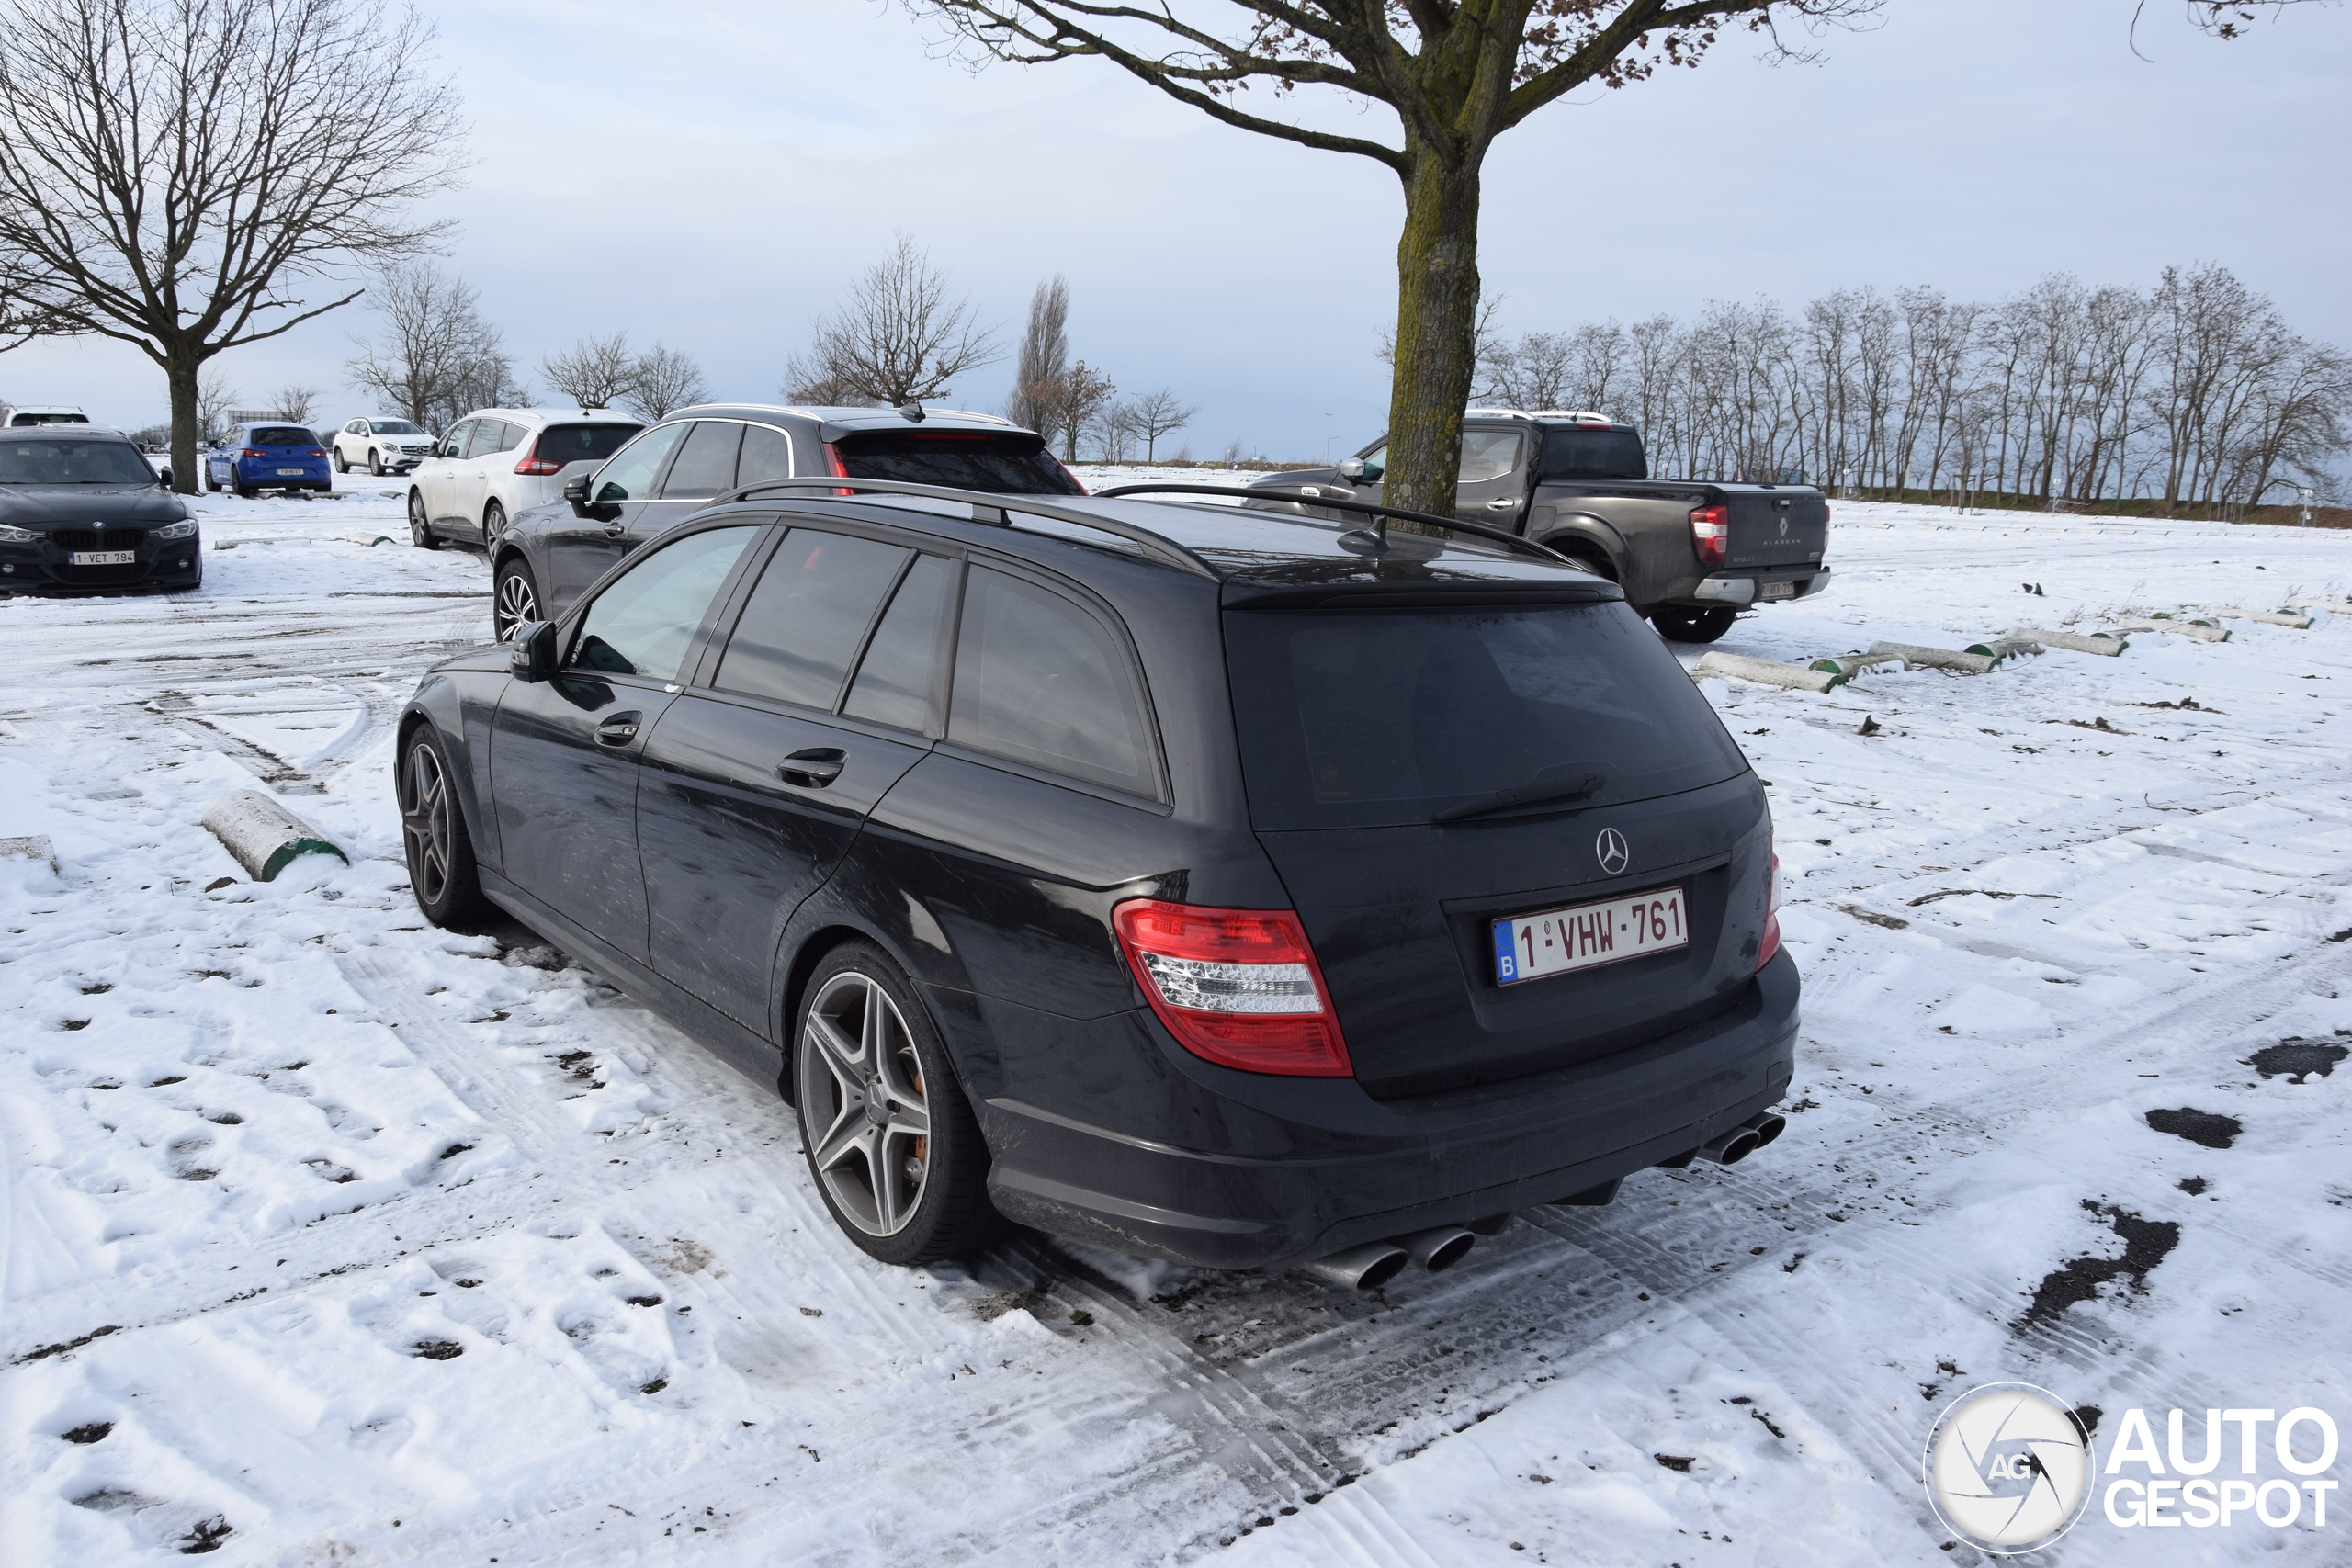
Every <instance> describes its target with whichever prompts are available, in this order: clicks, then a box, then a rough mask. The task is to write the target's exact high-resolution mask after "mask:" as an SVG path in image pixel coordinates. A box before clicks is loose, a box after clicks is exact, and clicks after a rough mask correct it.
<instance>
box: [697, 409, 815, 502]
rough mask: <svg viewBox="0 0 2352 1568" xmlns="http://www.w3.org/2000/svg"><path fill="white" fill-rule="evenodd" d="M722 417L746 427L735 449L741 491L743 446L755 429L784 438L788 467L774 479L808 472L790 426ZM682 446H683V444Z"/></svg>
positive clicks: (759, 481)
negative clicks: (802, 462)
mask: <svg viewBox="0 0 2352 1568" xmlns="http://www.w3.org/2000/svg"><path fill="white" fill-rule="evenodd" d="M721 417H725V418H729V420H730V423H736V424H740V425H742V426H744V431H743V440H742V442H739V443H738V444H737V445H736V447H735V484H736V488H737V489H739V490H740V489H741V488H742V485H743V446H744V444H746V443H749V442H750V440H751V439H752V431H753V430H755V429H756V430H772V431H774V432H775V433H776V434H778V435H781V436H783V437H784V460H785V463H786V470H785V472H784V473H783V474H781V475H777V476H774V478H780V479H797V478H798V477H799V476H800V475H801V474H802V473H804V472H805V471H806V470H804V469H803V468H801V466H800V444H799V443H798V442H797V441H795V440H794V439H793V438H792V430H791V427H790V426H788V425H782V424H776V423H772V422H770V421H768V420H764V419H732V418H731V416H721ZM681 445H683V443H682V444H681ZM668 479H669V476H668V475H667V474H664V475H663V476H662V480H663V482H664V483H667V482H668ZM751 482H752V483H753V484H766V483H769V482H771V480H770V479H753V480H752V481H751Z"/></svg>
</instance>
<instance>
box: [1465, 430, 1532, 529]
mask: <svg viewBox="0 0 2352 1568" xmlns="http://www.w3.org/2000/svg"><path fill="white" fill-rule="evenodd" d="M1529 446H1530V443H1529V441H1528V439H1527V432H1525V431H1522V430H1511V429H1494V428H1483V429H1482V428H1481V427H1479V426H1477V425H1468V426H1465V427H1464V430H1463V432H1462V466H1461V468H1460V469H1459V470H1457V477H1456V479H1455V484H1454V491H1453V514H1454V515H1455V516H1456V517H1459V518H1461V519H1462V520H1463V521H1464V522H1465V523H1484V524H1486V525H1487V526H1488V527H1490V528H1510V527H1514V526H1516V525H1517V524H1518V522H1519V517H1520V513H1521V511H1522V510H1523V509H1524V508H1525V506H1526V503H1527V488H1528V487H1527V474H1528V467H1529V465H1528V448H1529Z"/></svg>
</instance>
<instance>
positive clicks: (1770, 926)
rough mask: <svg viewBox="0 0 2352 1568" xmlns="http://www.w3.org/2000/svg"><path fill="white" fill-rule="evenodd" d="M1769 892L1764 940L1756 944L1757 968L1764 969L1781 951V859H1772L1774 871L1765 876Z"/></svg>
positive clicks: (1765, 899) (1765, 914) (1766, 899)
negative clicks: (1775, 954) (1774, 955)
mask: <svg viewBox="0 0 2352 1568" xmlns="http://www.w3.org/2000/svg"><path fill="white" fill-rule="evenodd" d="M1765 875H1766V877H1767V878H1768V881H1767V884H1766V886H1767V887H1768V889H1769V891H1767V892H1766V894H1765V895H1764V940H1763V941H1762V942H1758V943H1757V944H1756V967H1757V968H1758V969H1759V970H1760V969H1762V968H1763V967H1764V965H1766V964H1770V963H1771V962H1772V955H1773V954H1774V953H1778V952H1780V951H1781V857H1780V856H1778V855H1774V856H1773V857H1772V869H1771V870H1770V871H1769V872H1767V873H1766V874H1765Z"/></svg>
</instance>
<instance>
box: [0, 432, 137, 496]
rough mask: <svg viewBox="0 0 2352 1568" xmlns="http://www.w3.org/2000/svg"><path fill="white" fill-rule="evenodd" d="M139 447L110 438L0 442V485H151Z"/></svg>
mask: <svg viewBox="0 0 2352 1568" xmlns="http://www.w3.org/2000/svg"><path fill="white" fill-rule="evenodd" d="M154 482H155V470H154V469H153V468H149V467H148V466H147V459H146V458H144V457H141V456H140V455H139V448H138V447H136V446H132V445H131V444H130V442H128V441H125V440H122V439H120V438H119V437H117V438H116V439H114V440H112V441H0V484H10V485H151V484H153V483H154Z"/></svg>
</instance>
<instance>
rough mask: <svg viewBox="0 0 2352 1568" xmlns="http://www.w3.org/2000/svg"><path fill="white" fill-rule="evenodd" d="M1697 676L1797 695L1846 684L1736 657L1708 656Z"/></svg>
mask: <svg viewBox="0 0 2352 1568" xmlns="http://www.w3.org/2000/svg"><path fill="white" fill-rule="evenodd" d="M1697 672H1698V673H1700V674H1703V675H1729V676H1731V677H1733V678H1734V679H1736V680H1741V681H1753V682H1756V683H1757V684H1758V685H1762V686H1785V687H1787V688H1788V689H1790V690H1791V691H1797V692H1826V691H1830V690H1832V689H1834V688H1836V687H1838V686H1842V685H1844V684H1845V683H1846V677H1845V676H1844V675H1843V674H1840V673H1836V672H1833V671H1826V670H1822V669H1818V668H1815V669H1812V670H1807V669H1805V668H1804V666H1802V665H1797V664H1781V663H1777V662H1775V661H1774V660H1770V659H1750V658H1748V657H1747V655H1745V654H1739V653H1710V654H1708V655H1707V656H1706V657H1704V658H1703V659H1702V660H1699V667H1698V671H1697Z"/></svg>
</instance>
